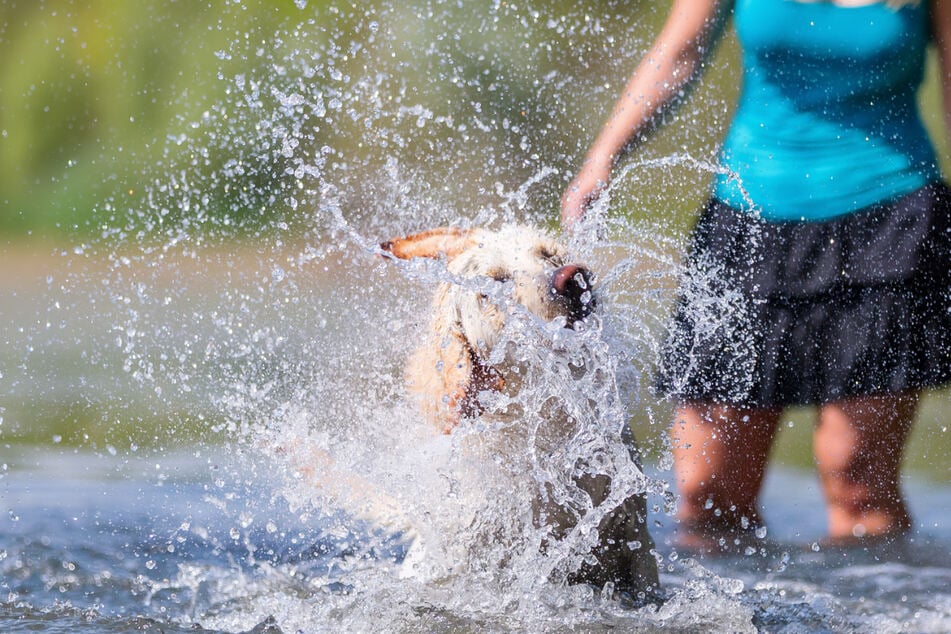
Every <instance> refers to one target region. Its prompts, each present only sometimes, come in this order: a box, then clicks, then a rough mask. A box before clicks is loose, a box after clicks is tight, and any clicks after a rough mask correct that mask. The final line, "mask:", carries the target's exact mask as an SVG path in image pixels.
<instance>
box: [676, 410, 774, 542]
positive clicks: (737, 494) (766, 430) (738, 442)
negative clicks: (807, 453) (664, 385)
mask: <svg viewBox="0 0 951 634" xmlns="http://www.w3.org/2000/svg"><path fill="white" fill-rule="evenodd" d="M781 414H782V410H781V409H776V410H773V409H740V408H735V407H729V406H725V405H716V404H713V403H689V404H686V405H683V406H682V407H680V408H679V409H678V410H677V416H676V419H675V420H674V425H673V428H672V429H671V440H672V445H673V454H674V475H675V478H676V481H677V486H678V490H679V493H680V504H679V507H678V514H677V515H678V517H679V519H680V520H681V522H682V523H683V524H684V525H686V527H687V528H688V529H694V530H695V532H698V533H700V534H701V535H704V534H705V535H707V536H716V535H717V534H723V533H724V532H737V531H738V530H745V529H750V528H753V527H755V526H757V525H758V524H760V523H761V518H760V514H759V508H758V506H757V497H758V496H759V492H760V488H761V487H762V484H763V476H764V475H765V472H766V463H767V460H768V458H769V450H770V447H771V446H772V443H773V438H774V437H775V436H776V430H777V428H778V426H779V417H780V415H781Z"/></svg>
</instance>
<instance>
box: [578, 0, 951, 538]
mask: <svg viewBox="0 0 951 634" xmlns="http://www.w3.org/2000/svg"><path fill="white" fill-rule="evenodd" d="M730 17H732V18H733V20H734V26H735V28H736V32H737V36H738V39H739V42H740V45H741V48H742V56H743V66H744V71H743V72H744V74H743V89H742V92H741V95H740V99H739V105H738V108H737V112H736V114H735V116H734V120H733V122H732V124H731V127H730V130H729V132H728V134H727V138H726V140H725V143H724V148H723V151H722V154H721V162H722V165H723V167H725V168H726V169H725V170H724V174H722V175H720V176H718V177H717V178H716V181H715V183H714V187H713V195H712V197H711V199H710V202H709V204H708V205H707V207H706V209H705V210H704V212H703V214H702V215H701V217H700V219H699V221H698V225H697V228H696V230H695V233H694V236H693V240H692V244H691V248H690V253H689V257H688V260H687V267H686V273H685V283H688V282H690V280H697V279H702V278H703V276H704V273H705V272H706V273H707V275H708V276H709V275H710V273H709V271H716V272H717V274H716V276H715V278H716V279H715V280H714V281H715V283H714V284H713V287H717V285H719V287H727V288H729V289H731V290H732V291H736V292H739V293H741V294H742V296H743V297H744V298H745V300H746V301H745V302H744V304H745V305H746V306H747V310H746V311H740V312H745V313H748V314H744V315H739V314H737V315H736V316H735V318H736V321H737V323H736V324H732V326H733V328H732V329H731V332H730V333H729V336H727V337H721V338H719V339H709V340H706V341H704V340H703V336H702V333H701V332H700V330H699V329H697V328H695V326H697V324H696V323H695V321H696V319H695V318H696V315H697V311H696V307H695V306H694V305H693V304H691V302H690V301H689V299H688V296H690V294H689V293H683V294H682V298H681V300H680V302H679V304H678V308H677V311H676V314H675V316H674V319H673V323H672V328H671V336H670V339H669V341H668V342H667V345H666V347H665V354H664V359H663V360H662V367H661V370H660V379H659V387H660V389H661V390H662V391H663V392H665V393H666V394H668V395H670V396H671V397H673V398H675V399H677V400H678V401H679V403H680V406H679V408H678V410H677V415H676V419H675V422H674V425H673V428H672V431H671V435H672V440H673V447H674V458H675V477H676V480H677V485H678V487H679V490H680V495H681V498H680V507H679V511H678V516H679V518H680V521H681V525H682V526H683V527H684V528H685V529H686V530H687V534H688V535H692V536H694V537H699V538H703V539H709V538H713V539H715V540H717V541H718V542H719V544H720V545H721V546H722V545H724V544H727V545H729V544H730V543H731V542H732V541H735V539H736V538H738V537H740V536H741V535H742V534H743V533H745V532H747V531H749V530H751V529H754V528H755V527H757V526H758V524H759V523H760V521H761V518H760V515H759V511H758V507H757V497H758V494H759V491H760V488H761V485H762V482H763V476H764V473H765V469H766V463H767V458H768V454H769V450H770V446H771V444H772V442H773V438H774V436H775V434H776V431H777V427H778V424H779V417H780V415H781V413H782V411H783V409H784V408H785V407H788V406H792V405H815V406H817V407H818V423H817V426H816V429H815V434H814V439H813V440H814V452H815V460H816V465H817V468H818V471H819V475H820V481H821V484H822V488H823V492H824V495H825V498H826V502H827V512H828V533H829V539H830V540H831V541H838V542H849V541H854V540H856V539H862V538H864V539H868V538H872V537H889V536H894V535H898V534H901V533H903V532H906V531H907V530H908V529H909V528H910V527H911V518H910V517H909V514H908V509H907V507H906V504H905V501H904V498H903V496H902V493H901V490H900V487H899V470H900V464H901V456H902V451H903V449H904V446H905V444H906V441H907V439H908V434H909V431H910V428H911V424H912V420H913V418H914V416H915V412H916V408H917V405H918V398H919V393H920V391H921V390H922V389H923V388H926V387H930V386H936V385H941V384H943V383H946V382H948V381H949V380H951V351H949V349H948V348H949V342H951V317H949V313H951V304H949V299H948V297H949V295H951V290H949V289H951V279H949V278H951V276H949V274H948V271H947V269H948V268H951V267H949V266H948V264H949V262H951V260H949V256H951V247H949V245H948V241H949V239H948V237H947V236H948V235H949V233H951V231H947V230H951V222H949V217H951V193H949V190H948V188H947V187H945V186H944V185H943V184H942V183H941V179H940V174H939V171H938V167H937V161H936V159H935V156H934V150H933V148H932V146H931V144H930V142H929V140H928V138H927V135H926V133H925V131H924V128H923V126H922V125H921V121H920V118H919V115H918V113H917V110H916V102H915V93H916V91H917V89H918V87H919V85H920V83H921V79H922V74H923V67H924V59H925V49H926V47H927V45H928V44H929V43H930V42H933V43H934V44H936V46H937V50H938V55H939V60H940V66H941V71H942V72H941V76H942V83H943V97H944V104H945V122H946V124H947V127H948V129H951V0H931V1H930V2H929V1H928V0H889V1H887V2H885V1H880V2H875V1H869V0H838V1H837V2H823V1H816V0H812V1H810V0H736V1H735V2H731V1H728V0H675V2H674V3H673V7H672V9H671V13H670V15H669V17H668V20H667V22H666V25H665V26H664V28H663V30H662V32H661V33H660V35H659V36H658V38H657V40H656V41H655V43H654V44H653V46H652V48H651V49H650V51H649V52H648V53H647V55H646V57H645V59H644V60H643V61H642V62H641V64H640V65H639V66H638V67H637V69H636V71H635V73H634V75H633V76H632V77H631V79H630V81H629V83H628V85H627V87H626V89H625V91H624V93H623V94H622V95H621V97H620V98H619V99H618V101H617V104H616V105H615V107H614V110H613V112H612V114H611V116H610V118H609V120H608V122H607V124H606V125H605V127H604V129H603V130H602V131H601V133H600V134H599V136H598V137H597V139H596V140H595V142H594V144H593V145H592V147H591V149H590V150H589V152H588V155H587V158H586V160H585V162H584V165H583V166H582V168H581V170H580V172H579V173H578V175H577V176H576V177H575V179H574V180H573V181H572V183H571V184H570V186H569V187H568V189H567V191H566V192H565V194H564V196H563V198H562V222H563V223H564V224H565V225H566V226H569V227H570V226H571V225H572V224H574V223H576V222H578V221H580V220H581V219H582V218H583V217H584V213H585V211H586V210H587V208H588V207H589V206H590V205H591V204H592V202H593V201H594V200H596V199H597V198H598V196H599V195H600V193H601V192H602V191H603V190H604V188H605V187H606V186H607V184H608V183H609V182H610V176H611V169H612V167H613V166H614V165H615V164H616V163H617V161H618V160H619V159H620V157H621V156H622V155H623V154H624V153H626V152H627V151H630V150H631V149H633V148H634V147H635V146H636V145H637V142H638V141H639V140H640V139H642V138H643V137H644V135H645V133H646V132H647V131H649V129H650V128H651V127H652V126H653V125H654V124H655V123H656V122H657V121H658V119H659V117H658V115H659V114H660V113H661V112H662V111H663V110H664V109H666V108H668V107H669V106H670V105H672V104H673V103H675V101H676V100H677V98H678V96H679V95H682V94H683V93H684V89H685V88H686V87H687V85H688V84H689V83H690V82H692V81H693V80H694V79H695V78H696V77H697V76H698V75H699V74H700V72H701V70H702V68H703V64H704V60H705V58H706V57H707V54H708V53H709V52H710V51H711V50H712V49H713V47H714V46H715V44H716V41H717V40H718V38H719V36H720V33H721V31H722V28H723V26H724V24H725V22H726V21H727V20H728V19H729V18H730ZM942 268H943V269H945V270H943V271H942V270H941V269H942ZM698 342H699V343H698ZM737 543H739V542H737Z"/></svg>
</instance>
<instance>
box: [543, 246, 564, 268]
mask: <svg viewBox="0 0 951 634" xmlns="http://www.w3.org/2000/svg"><path fill="white" fill-rule="evenodd" d="M538 257H540V258H541V259H543V260H546V261H548V262H550V263H551V264H556V265H557V264H561V258H560V257H559V256H558V254H557V253H555V252H554V251H552V250H551V249H549V248H547V247H540V248H539V249H538Z"/></svg>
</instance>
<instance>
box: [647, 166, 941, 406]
mask: <svg viewBox="0 0 951 634" xmlns="http://www.w3.org/2000/svg"><path fill="white" fill-rule="evenodd" d="M659 366H660V367H659V372H658V376H657V380H656V384H655V385H656V387H657V388H658V390H659V391H660V392H661V393H662V394H664V395H667V396H669V397H671V398H674V399H676V400H678V401H682V402H691V401H710V402H717V403H723V404H729V405H734V406H743V407H783V406H790V405H815V404H821V403H827V402H830V401H835V400H838V399H841V398H845V397H849V396H860V395H873V394H887V393H897V392H903V391H907V390H915V389H920V388H926V387H935V386H938V385H941V384H944V383H947V382H949V381H951V189H949V188H948V187H947V186H945V185H944V184H941V183H936V184H932V185H929V186H927V187H924V188H922V189H920V190H918V191H916V192H914V193H912V194H910V195H908V196H905V197H903V198H901V199H899V200H896V201H892V202H889V203H886V204H880V205H875V206H873V207H870V208H868V209H864V210H861V211H859V212H856V213H852V214H849V215H846V216H842V217H838V218H833V219H831V220H828V221H822V222H766V221H763V220H760V219H759V218H757V217H755V216H753V215H752V214H748V213H744V212H741V211H737V210H735V209H733V208H731V207H729V206H727V205H724V204H723V203H720V202H718V201H716V200H714V201H711V202H710V203H709V204H708V205H707V207H706V209H705V210H704V211H703V213H702V214H701V216H700V218H699V220H698V223H697V226H696V229H695V231H694V234H693V238H692V242H691V245H690V249H689V251H688V256H687V259H686V261H685V266H684V272H683V274H682V276H681V285H680V292H679V299H678V303H677V306H676V309H675V312H674V315H673V318H672V320H671V322H670V325H669V332H668V336H667V338H666V341H665V342H664V344H663V345H662V347H661V351H660V363H659Z"/></svg>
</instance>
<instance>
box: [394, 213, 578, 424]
mask: <svg viewBox="0 0 951 634" xmlns="http://www.w3.org/2000/svg"><path fill="white" fill-rule="evenodd" d="M381 247H382V248H383V250H384V251H386V252H388V253H390V254H391V255H393V256H394V257H397V258H403V259H410V258H416V257H426V258H445V259H446V262H447V268H448V270H449V272H450V273H451V274H452V275H454V276H457V277H459V278H463V279H464V280H471V281H472V282H473V283H472V284H466V283H458V284H456V283H449V282H446V283H443V284H441V285H440V287H439V289H438V290H437V291H436V297H435V299H434V313H435V314H434V320H433V325H432V330H433V333H432V334H433V335H434V337H432V341H430V342H429V343H427V344H425V346H428V348H426V347H424V348H423V349H421V350H420V351H419V352H418V353H417V355H416V356H415V361H416V362H415V363H412V364H411V367H410V368H409V371H408V374H410V376H409V377H408V378H409V379H410V384H411V387H412V388H413V389H414V391H416V392H418V393H421V394H422V395H423V396H424V397H425V399H428V400H429V401H431V403H432V408H434V410H435V416H436V418H438V419H441V421H442V424H443V426H444V427H446V428H451V427H452V426H453V425H455V423H456V422H457V421H458V419H459V416H460V415H465V414H469V413H472V412H473V411H474V410H477V406H476V405H475V401H474V397H475V395H477V394H478V392H479V391H481V390H484V389H500V388H501V381H502V379H501V375H500V374H499V373H498V372H496V371H494V370H493V369H492V368H491V367H488V365H487V362H486V359H487V358H488V356H489V354H490V353H491V351H492V349H493V348H494V347H495V345H496V344H497V343H498V341H499V338H500V335H501V333H502V330H503V327H504V326H505V319H506V314H507V308H506V306H505V304H506V303H507V302H513V303H515V304H518V305H519V306H521V307H524V309H526V310H528V311H529V312H531V313H532V314H534V315H536V316H537V317H539V318H541V319H543V320H545V321H552V320H554V319H557V318H563V319H564V323H565V325H566V326H567V327H573V326H574V325H575V324H576V323H577V322H579V321H580V320H582V319H584V318H585V317H587V316H588V315H589V314H591V312H592V311H593V310H594V309H595V307H596V300H595V295H594V289H593V283H594V276H593V274H592V273H591V272H590V271H589V270H588V269H587V268H586V267H584V266H583V265H581V264H577V263H572V262H569V261H568V257H567V253H566V251H565V248H564V247H563V246H562V245H561V244H559V243H558V242H556V241H555V240H553V239H552V238H550V237H549V236H547V235H546V234H544V233H542V232H540V231H538V230H536V229H532V228H530V227H526V226H521V225H508V226H505V227H503V228H501V229H499V230H497V231H490V230H486V229H469V230H463V229H456V228H442V229H434V230H430V231H425V232H422V233H417V234H413V235H409V236H405V237H403V238H397V239H395V240H391V241H388V242H385V243H383V244H382V245H381ZM432 372H435V375H431V373H432ZM442 404H446V406H445V407H444V406H443V405H442Z"/></svg>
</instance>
